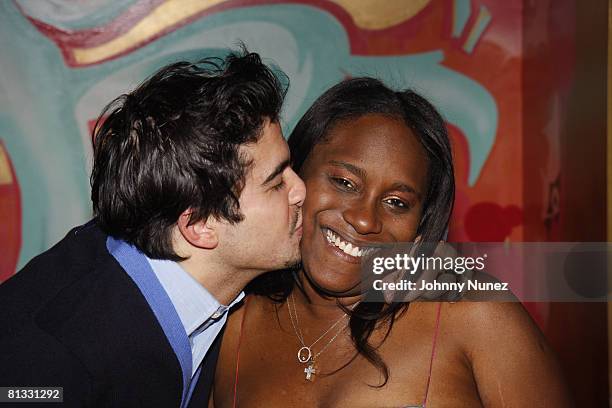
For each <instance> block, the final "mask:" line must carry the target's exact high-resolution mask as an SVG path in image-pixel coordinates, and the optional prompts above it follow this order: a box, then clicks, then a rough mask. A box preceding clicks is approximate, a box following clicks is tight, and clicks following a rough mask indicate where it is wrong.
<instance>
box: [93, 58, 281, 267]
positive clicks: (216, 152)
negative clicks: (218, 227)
mask: <svg viewBox="0 0 612 408" xmlns="http://www.w3.org/2000/svg"><path fill="white" fill-rule="evenodd" d="M277 74H280V75H281V76H277V75H276V74H275V73H274V72H273V71H272V70H271V69H270V68H268V67H267V66H266V65H264V64H263V63H262V61H261V59H260V57H259V55H257V54H255V53H248V52H247V51H246V49H244V48H243V49H242V51H241V52H240V53H233V52H232V53H230V54H229V55H228V56H227V57H226V58H225V59H221V58H206V59H202V60H200V61H197V62H187V61H181V62H177V63H173V64H170V65H168V66H165V67H163V68H162V69H160V70H159V71H158V72H156V73H155V74H153V75H152V76H151V77H150V78H149V79H147V80H146V81H145V82H143V83H142V84H141V85H139V86H138V87H137V88H136V89H135V90H134V91H132V92H130V93H128V94H124V95H121V96H120V97H118V98H117V99H115V100H114V101H112V102H111V103H110V104H109V105H108V106H106V108H104V110H103V112H102V114H101V115H100V118H99V119H98V121H97V123H96V126H95V127H94V130H93V136H94V165H93V171H92V174H91V179H90V181H91V188H92V191H91V199H92V201H93V210H94V216H95V217H96V218H97V222H98V225H99V226H100V228H101V229H102V230H103V231H105V232H106V233H107V234H109V235H112V236H114V237H117V238H121V239H124V240H126V241H127V242H130V243H132V244H134V245H135V246H136V247H138V248H139V249H140V250H141V251H142V252H144V253H145V254H146V255H147V256H149V257H151V258H160V259H171V260H181V259H182V258H181V257H179V256H178V255H177V254H176V253H175V252H174V250H173V247H172V236H171V233H172V228H173V226H174V225H176V222H177V220H178V218H179V216H180V215H181V214H182V213H183V212H184V211H185V210H187V209H192V210H193V212H192V214H191V217H190V221H189V222H190V223H195V222H197V221H199V220H204V219H206V218H208V217H209V216H212V217H215V218H217V219H223V220H228V221H229V222H231V223H236V222H239V221H240V220H241V219H242V214H241V213H240V206H239V202H238V198H239V197H240V193H241V191H242V188H243V187H244V181H245V174H246V171H247V170H248V168H249V166H250V164H251V163H250V162H249V161H248V160H247V159H246V158H244V157H242V155H241V154H240V151H239V148H240V146H241V145H243V144H248V143H255V142H257V140H258V137H259V135H260V134H261V130H262V127H263V124H264V121H265V120H266V119H270V120H271V121H273V122H275V121H278V117H279V114H280V110H281V107H282V104H283V99H284V97H285V93H286V89H287V86H286V85H287V82H286V77H285V76H284V75H283V74H282V73H280V72H277Z"/></svg>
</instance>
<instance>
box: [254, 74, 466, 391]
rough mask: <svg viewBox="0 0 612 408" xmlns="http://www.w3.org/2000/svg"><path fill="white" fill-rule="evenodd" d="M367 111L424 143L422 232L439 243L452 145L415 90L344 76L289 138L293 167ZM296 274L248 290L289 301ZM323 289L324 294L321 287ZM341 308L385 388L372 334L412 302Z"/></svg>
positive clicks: (447, 210)
mask: <svg viewBox="0 0 612 408" xmlns="http://www.w3.org/2000/svg"><path fill="white" fill-rule="evenodd" d="M368 114H382V115H387V116H389V117H391V118H394V119H398V120H401V121H403V122H404V123H405V124H406V126H408V127H409V128H410V129H411V130H412V131H413V133H414V134H415V135H416V137H417V138H418V140H419V141H420V143H421V145H422V146H423V148H424V150H425V152H426V155H427V159H428V172H427V186H428V187H427V192H426V194H425V200H424V204H423V214H422V216H421V222H420V224H419V227H418V230H417V235H420V236H421V241H422V242H425V243H432V242H434V243H437V242H439V241H440V240H441V239H443V238H444V234H445V231H446V229H447V227H448V223H449V219H450V215H451V212H452V208H453V201H454V195H455V179H454V170H453V161H452V153H451V145H450V140H449V137H448V132H447V129H446V126H445V123H444V120H443V119H442V117H441V116H440V114H439V113H438V111H437V110H436V109H435V108H434V107H433V105H432V104H431V103H429V102H428V101H427V100H426V99H425V98H423V97H422V96H420V95H418V94H417V93H415V92H414V91H412V90H410V89H407V90H403V91H393V90H391V89H389V88H388V87H387V86H385V85H384V84H383V83H382V82H381V81H379V80H377V79H374V78H368V77H362V78H353V79H348V80H344V81H342V82H340V83H339V84H337V85H335V86H333V87H332V88H330V89H329V90H327V91H326V92H325V93H324V94H323V95H321V96H320V97H319V98H318V99H317V100H316V101H315V102H314V104H313V105H312V106H311V107H310V108H309V109H308V111H307V112H306V113H305V114H304V116H303V117H302V119H300V121H299V122H298V124H297V125H296V126H295V129H294V130H293V132H292V133H291V136H290V137H289V148H290V150H291V157H292V160H293V166H294V170H295V171H296V172H297V173H298V174H300V171H301V169H302V167H303V165H304V163H305V162H306V160H307V158H308V156H309V154H310V153H311V152H312V150H313V148H314V147H315V146H316V145H318V144H320V143H325V141H326V140H327V137H328V134H329V131H330V130H331V129H332V128H333V127H334V126H335V125H337V124H338V123H340V122H343V121H347V120H353V119H358V118H359V117H361V116H364V115H368ZM296 276H297V275H296V271H295V270H293V271H283V272H272V273H268V274H265V275H262V276H260V277H258V278H256V279H255V280H254V281H253V282H251V284H249V286H248V287H247V291H249V292H251V293H256V294H260V295H265V296H268V297H269V298H270V299H272V300H273V301H275V302H284V301H286V299H287V297H288V296H289V295H290V294H291V291H292V290H293V289H294V288H295V287H297V288H298V289H300V290H301V284H300V281H299V280H298V279H296ZM315 289H317V288H315ZM320 292H321V293H322V294H323V295H325V293H324V292H323V291H322V290H320ZM340 307H342V308H343V309H344V310H345V312H346V313H347V314H348V315H349V316H350V321H349V327H350V330H351V338H352V341H353V344H354V345H355V348H356V350H357V352H358V354H360V355H362V356H363V357H364V358H366V359H367V360H368V361H369V362H371V363H372V364H374V366H376V367H377V368H378V369H380V370H381V373H382V374H383V377H384V381H383V382H382V384H381V385H378V387H383V386H384V385H385V384H386V383H387V381H388V379H389V370H388V367H387V365H386V364H385V362H384V361H383V360H382V358H381V357H380V355H379V354H378V353H377V351H376V350H377V348H378V347H379V346H380V345H374V344H371V343H370V342H369V338H370V336H371V335H372V333H373V332H374V330H375V329H376V327H378V326H379V324H381V323H387V332H386V335H385V337H384V339H386V338H387V336H388V335H389V333H390V332H391V328H392V327H393V323H394V321H395V319H396V318H397V317H398V316H400V315H401V314H402V313H403V312H404V311H405V310H406V309H407V307H408V303H404V302H402V303H398V302H393V303H391V304H388V305H387V304H385V303H384V302H382V301H381V302H361V303H359V304H358V305H357V307H356V308H355V309H354V310H352V311H351V310H349V309H347V308H344V307H343V306H341V305H340ZM383 341H384V340H383ZM356 356H357V355H355V357H356ZM351 361H352V360H351ZM348 364H350V361H349V363H347V364H346V365H348ZM346 365H345V366H346ZM345 366H343V367H345ZM343 367H341V368H343Z"/></svg>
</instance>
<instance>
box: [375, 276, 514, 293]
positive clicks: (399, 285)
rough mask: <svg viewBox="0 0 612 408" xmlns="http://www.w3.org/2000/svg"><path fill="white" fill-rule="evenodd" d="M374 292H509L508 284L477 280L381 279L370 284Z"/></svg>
mask: <svg viewBox="0 0 612 408" xmlns="http://www.w3.org/2000/svg"><path fill="white" fill-rule="evenodd" d="M372 287H373V288H374V290H402V291H403V290H427V291H429V290H443V291H458V292H463V291H464V290H509V288H508V284H507V283H505V282H478V280H477V279H474V280H468V281H466V282H438V281H437V280H433V281H430V282H426V281H420V282H413V281H409V280H406V279H402V280H400V281H397V282H385V281H383V280H382V279H377V280H375V281H374V282H373V283H372Z"/></svg>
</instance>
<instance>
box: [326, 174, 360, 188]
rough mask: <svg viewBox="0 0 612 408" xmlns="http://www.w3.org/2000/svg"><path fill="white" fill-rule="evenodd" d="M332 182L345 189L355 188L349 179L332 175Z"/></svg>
mask: <svg viewBox="0 0 612 408" xmlns="http://www.w3.org/2000/svg"><path fill="white" fill-rule="evenodd" d="M331 180H332V183H334V184H335V185H337V186H338V187H340V188H343V189H345V190H355V186H354V185H353V183H351V182H350V181H349V180H347V179H345V178H342V177H332V178H331Z"/></svg>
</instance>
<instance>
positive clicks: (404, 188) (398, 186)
mask: <svg viewBox="0 0 612 408" xmlns="http://www.w3.org/2000/svg"><path fill="white" fill-rule="evenodd" d="M391 189H392V190H398V191H403V192H405V193H409V194H415V195H416V196H417V197H418V198H419V199H421V193H419V192H418V191H416V189H414V188H413V187H411V186H409V185H408V184H406V183H402V182H396V183H393V185H392V186H391Z"/></svg>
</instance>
